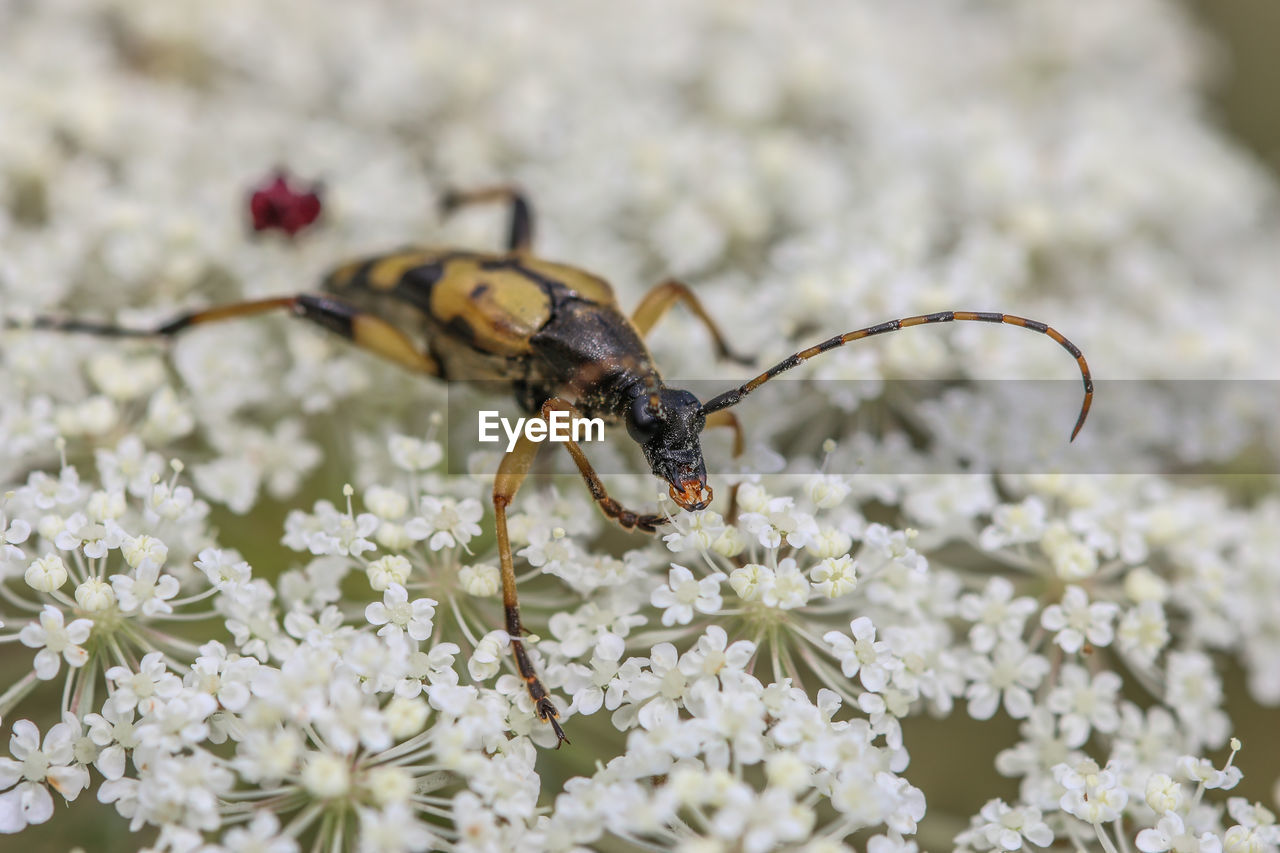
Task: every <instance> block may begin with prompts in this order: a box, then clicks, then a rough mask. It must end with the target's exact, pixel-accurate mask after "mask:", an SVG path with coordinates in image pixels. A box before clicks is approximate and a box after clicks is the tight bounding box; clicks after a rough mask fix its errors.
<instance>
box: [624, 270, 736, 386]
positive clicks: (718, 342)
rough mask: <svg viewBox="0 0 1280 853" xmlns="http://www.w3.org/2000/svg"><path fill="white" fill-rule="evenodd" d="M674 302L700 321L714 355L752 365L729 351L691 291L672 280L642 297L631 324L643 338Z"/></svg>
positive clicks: (709, 316) (724, 339)
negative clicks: (710, 341)
mask: <svg viewBox="0 0 1280 853" xmlns="http://www.w3.org/2000/svg"><path fill="white" fill-rule="evenodd" d="M676 302H683V303H684V304H685V307H686V308H688V309H689V310H690V311H692V312H693V314H694V316H695V317H697V318H698V319H699V320H701V321H702V325H703V326H705V327H706V329H707V331H708V332H710V333H711V339H712V340H713V341H714V342H715V346H716V355H718V356H720V358H723V359H728V360H729V361H734V362H737V363H738V364H744V365H747V366H750V365H752V364H754V363H755V359H753V358H750V357H749V356H744V355H739V354H737V353H735V352H734V351H733V350H732V349H730V348H729V343H728V340H727V339H726V338H725V336H724V335H723V334H722V333H721V332H720V328H719V327H718V326H717V325H716V321H715V320H713V319H711V315H710V314H708V313H707V309H705V308H703V307H702V303H701V302H699V301H698V297H696V296H694V295H693V291H692V290H690V289H689V288H688V286H687V285H685V284H684V283H683V282H679V281H676V280H675V279H670V278H669V279H667V280H666V281H664V282H662V283H661V284H659V285H657V286H656V287H654V288H653V289H652V290H650V291H649V292H648V293H646V294H645V295H644V298H643V299H641V300H640V304H639V305H637V306H636V309H635V311H633V312H632V313H631V322H632V324H633V325H634V326H635V327H636V329H637V330H638V331H639V332H640V334H641V335H642V336H643V335H646V334H648V332H649V330H650V329H652V328H653V327H654V326H655V325H656V324H657V322H658V321H659V320H661V319H662V316H663V315H664V314H666V313H667V311H668V310H669V309H670V308H671V306H672V305H674V304H675V303H676Z"/></svg>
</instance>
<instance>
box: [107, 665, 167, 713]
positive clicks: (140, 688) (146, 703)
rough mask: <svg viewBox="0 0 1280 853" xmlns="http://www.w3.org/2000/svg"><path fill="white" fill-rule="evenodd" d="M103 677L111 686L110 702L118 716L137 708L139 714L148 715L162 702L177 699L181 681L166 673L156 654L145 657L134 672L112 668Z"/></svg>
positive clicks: (117, 667) (119, 667) (125, 668)
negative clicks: (105, 677)
mask: <svg viewBox="0 0 1280 853" xmlns="http://www.w3.org/2000/svg"><path fill="white" fill-rule="evenodd" d="M106 676H107V680H108V681H111V682H113V683H114V685H115V692H114V693H112V694H111V703H112V705H113V706H114V707H115V708H116V710H117V711H119V712H121V713H123V712H125V711H129V710H132V709H134V708H137V709H138V711H139V712H140V713H142V714H150V713H152V712H153V711H154V710H155V709H156V707H157V706H158V705H159V704H160V703H161V702H162V701H164V700H167V699H171V698H173V697H174V696H177V695H178V693H179V692H180V691H181V689H182V680H181V679H179V678H178V676H176V675H174V674H173V673H171V672H169V670H168V668H167V667H166V666H165V660H164V655H163V654H162V653H160V652H151V653H149V654H147V655H145V656H144V657H143V658H142V660H141V661H139V663H138V670H137V672H134V671H133V670H130V669H128V668H127V667H123V666H113V667H111V668H110V669H108V670H107V672H106Z"/></svg>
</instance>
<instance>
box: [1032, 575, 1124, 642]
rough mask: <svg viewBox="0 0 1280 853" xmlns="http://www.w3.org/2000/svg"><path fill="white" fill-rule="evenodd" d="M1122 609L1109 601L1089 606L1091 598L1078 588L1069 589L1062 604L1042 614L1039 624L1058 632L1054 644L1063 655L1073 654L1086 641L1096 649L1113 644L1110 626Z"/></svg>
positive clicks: (1053, 605) (1054, 605) (1055, 605)
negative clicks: (1059, 648)
mask: <svg viewBox="0 0 1280 853" xmlns="http://www.w3.org/2000/svg"><path fill="white" fill-rule="evenodd" d="M1119 610H1120V608H1119V607H1118V606H1117V605H1115V604H1112V603H1111V602H1109V601H1096V602H1094V603H1093V604H1090V603H1089V596H1088V594H1087V593H1086V592H1085V591H1084V590H1083V589H1081V588H1080V587H1078V586H1068V587H1067V589H1066V591H1065V592H1064V593H1063V595H1062V603H1061V604H1051V605H1049V606H1048V607H1046V608H1045V609H1044V612H1043V613H1041V614H1040V624H1041V625H1043V626H1044V627H1045V628H1046V629H1047V630H1050V631H1056V632H1057V633H1056V634H1055V635H1054V638H1053V640H1054V642H1055V643H1057V644H1058V645H1059V646H1061V647H1062V650H1063V651H1064V652H1067V653H1068V654H1074V653H1075V652H1078V651H1080V649H1082V648H1084V642H1085V640H1086V639H1088V641H1089V642H1090V643H1091V644H1092V645H1094V646H1099V647H1100V646H1107V645H1110V644H1111V638H1112V636H1113V632H1112V629H1111V622H1112V620H1113V619H1115V617H1116V614H1117V613H1118V612H1119Z"/></svg>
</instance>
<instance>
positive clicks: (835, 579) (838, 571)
mask: <svg viewBox="0 0 1280 853" xmlns="http://www.w3.org/2000/svg"><path fill="white" fill-rule="evenodd" d="M857 571H858V562H857V561H856V560H854V559H853V558H852V557H850V556H849V555H848V554H845V555H843V556H840V557H827V558H826V559H824V560H822V561H821V562H819V563H818V564H817V565H816V566H814V567H813V568H812V569H810V570H809V577H810V578H812V579H813V588H814V589H815V590H817V592H818V593H819V594H821V595H824V596H826V597H827V598H839V597H840V596H842V595H845V594H847V593H850V592H853V590H854V589H856V588H857V586H858V575H857ZM730 583H732V578H731V579H730Z"/></svg>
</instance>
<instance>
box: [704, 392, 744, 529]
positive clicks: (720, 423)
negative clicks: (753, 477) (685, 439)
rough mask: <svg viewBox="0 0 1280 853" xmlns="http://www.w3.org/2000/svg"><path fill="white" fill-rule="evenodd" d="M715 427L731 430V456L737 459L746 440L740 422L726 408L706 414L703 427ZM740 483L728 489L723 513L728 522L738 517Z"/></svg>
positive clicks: (706, 428) (731, 522)
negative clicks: (727, 502)
mask: <svg viewBox="0 0 1280 853" xmlns="http://www.w3.org/2000/svg"><path fill="white" fill-rule="evenodd" d="M716 427H728V428H729V429H731V430H733V458H734V459H737V458H738V457H739V456H741V455H742V450H743V448H744V446H745V445H746V441H745V436H744V435H743V432H742V424H741V423H739V422H738V418H737V416H736V415H735V414H734V413H733V412H731V411H729V410H728V409H721V410H720V411H718V412H712V413H711V414H709V415H707V423H706V426H704V427H703V429H704V430H708V429H714V428H716ZM741 485H742V484H741V483H734V484H733V488H732V489H730V490H729V511H728V512H727V513H725V520H726V521H728V522H729V523H730V524H733V522H734V521H735V520H736V519H737V517H738V487H739V486H741Z"/></svg>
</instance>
